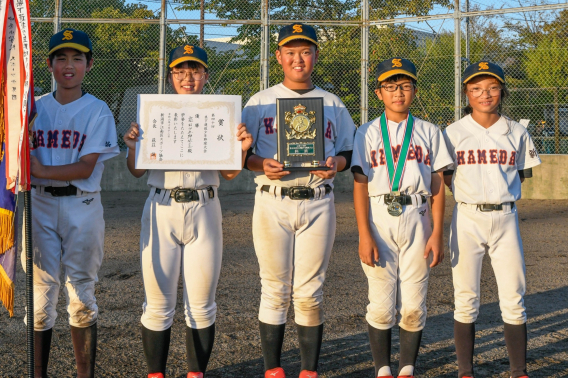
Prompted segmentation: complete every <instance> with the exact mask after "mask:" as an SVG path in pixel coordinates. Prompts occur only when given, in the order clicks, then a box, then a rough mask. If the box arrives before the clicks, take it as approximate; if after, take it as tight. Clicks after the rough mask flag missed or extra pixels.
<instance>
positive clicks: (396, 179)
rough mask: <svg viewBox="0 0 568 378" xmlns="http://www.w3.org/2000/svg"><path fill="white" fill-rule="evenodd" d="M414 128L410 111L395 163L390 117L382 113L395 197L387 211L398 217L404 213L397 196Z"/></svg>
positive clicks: (385, 149) (385, 147)
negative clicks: (389, 125) (389, 123)
mask: <svg viewBox="0 0 568 378" xmlns="http://www.w3.org/2000/svg"><path fill="white" fill-rule="evenodd" d="M413 128H414V118H413V117H412V115H411V114H410V112H408V117H407V118H406V125H405V128H404V136H403V142H402V148H401V149H400V153H399V155H398V159H397V161H396V163H395V161H394V157H393V151H392V147H391V141H390V131H389V127H388V119H387V116H386V114H385V113H383V114H382V115H381V136H382V140H383V148H384V151H385V160H386V163H387V171H388V175H389V187H390V189H391V196H392V195H394V198H393V200H392V202H391V203H390V204H389V206H388V208H387V211H388V213H389V214H390V215H392V216H395V217H398V216H399V215H400V214H402V205H401V204H400V203H399V202H398V201H397V198H396V197H398V196H400V191H399V188H400V184H401V183H402V177H403V176H404V168H405V167H406V159H407V157H408V151H409V149H410V140H411V139H412V131H413ZM395 143H396V138H395ZM401 162H402V164H400V163H401Z"/></svg>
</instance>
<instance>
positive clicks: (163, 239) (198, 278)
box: [140, 188, 223, 331]
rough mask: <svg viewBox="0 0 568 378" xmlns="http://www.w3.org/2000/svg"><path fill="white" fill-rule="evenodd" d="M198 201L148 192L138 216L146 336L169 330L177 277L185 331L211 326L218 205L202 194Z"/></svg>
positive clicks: (219, 243)
mask: <svg viewBox="0 0 568 378" xmlns="http://www.w3.org/2000/svg"><path fill="white" fill-rule="evenodd" d="M199 196H200V200H199V201H193V202H175V200H174V199H172V198H170V191H169V190H162V191H161V192H160V194H155V188H152V190H151V191H150V196H149V197H148V199H147V200H146V204H145V206H144V212H143V214H142V230H141V232H140V260H141V264H142V278H143V281H144V294H145V302H144V305H143V314H142V319H141V321H142V324H143V325H144V327H146V328H148V329H150V330H152V331H164V330H166V329H168V328H170V327H171V326H172V323H173V320H174V314H175V307H176V300H177V288H178V282H179V276H180V271H181V273H182V279H183V303H184V307H185V320H186V323H187V326H188V327H191V328H196V329H201V328H206V327H209V326H210V325H212V324H213V323H214V322H215V316H216V314H217V304H216V303H215V292H216V290H217V282H218V281H219V274H220V271H221V258H222V255H223V232H222V228H221V205H220V203H219V198H218V197H217V190H216V189H215V197H214V198H209V197H208V196H207V191H206V190H199Z"/></svg>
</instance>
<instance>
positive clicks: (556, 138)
mask: <svg viewBox="0 0 568 378" xmlns="http://www.w3.org/2000/svg"><path fill="white" fill-rule="evenodd" d="M558 108H559V107H558V87H554V153H555V154H559V153H560V111H559V109H558Z"/></svg>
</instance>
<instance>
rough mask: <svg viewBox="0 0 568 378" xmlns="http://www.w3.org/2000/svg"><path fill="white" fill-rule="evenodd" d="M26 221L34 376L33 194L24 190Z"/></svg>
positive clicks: (29, 335)
mask: <svg viewBox="0 0 568 378" xmlns="http://www.w3.org/2000/svg"><path fill="white" fill-rule="evenodd" d="M24 215H25V216H24V218H25V219H24V222H26V223H25V227H26V234H25V236H24V237H25V238H26V308H27V314H26V315H27V318H26V319H27V338H28V342H27V345H28V351H27V352H28V377H29V378H34V374H35V371H34V370H35V356H34V351H35V347H34V256H33V246H32V194H31V191H30V190H28V191H25V192H24Z"/></svg>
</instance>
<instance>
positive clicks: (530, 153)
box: [529, 148, 538, 159]
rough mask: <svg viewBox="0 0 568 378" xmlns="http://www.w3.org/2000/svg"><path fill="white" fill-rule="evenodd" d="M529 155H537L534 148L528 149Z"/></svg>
mask: <svg viewBox="0 0 568 378" xmlns="http://www.w3.org/2000/svg"><path fill="white" fill-rule="evenodd" d="M529 155H530V156H531V158H533V159H534V158H535V157H537V156H538V153H537V152H536V149H534V148H533V149H532V150H529Z"/></svg>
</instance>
